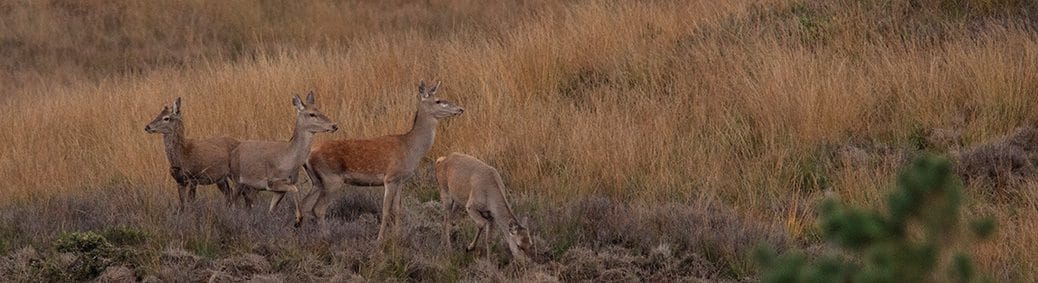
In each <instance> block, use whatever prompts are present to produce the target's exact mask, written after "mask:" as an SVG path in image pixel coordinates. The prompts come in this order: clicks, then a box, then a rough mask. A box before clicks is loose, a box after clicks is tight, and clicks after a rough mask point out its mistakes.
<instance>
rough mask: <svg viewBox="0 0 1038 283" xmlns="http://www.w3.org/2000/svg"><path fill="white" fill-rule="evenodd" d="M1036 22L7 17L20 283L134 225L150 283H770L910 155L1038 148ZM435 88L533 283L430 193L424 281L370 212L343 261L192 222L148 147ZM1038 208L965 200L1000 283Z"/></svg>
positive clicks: (11, 232)
mask: <svg viewBox="0 0 1038 283" xmlns="http://www.w3.org/2000/svg"><path fill="white" fill-rule="evenodd" d="M1035 15H1038V4H1035V2H1034V1H1024V0H985V1H980V0H921V1H908V0H903V1H900V0H898V1H878V0H876V1H873V0H866V1H844V0H822V1H800V0H769V1H749V0H746V1H690V2H689V1H516V2H512V1H472V0H445V1H402V0H401V1H337V2H318V1H219V2H214V1H195V0H168V1H159V2H152V1H149V2H140V1H129V0H120V1H99V0H86V1H68V0H50V1H3V2H0V144H2V145H3V146H2V147H0V176H3V181H4V185H3V186H0V194H2V195H3V196H4V198H3V200H2V201H0V212H2V213H0V254H4V256H3V260H0V262H2V263H3V264H0V278H4V279H6V278H26V279H30V280H31V279H40V278H52V277H46V276H52V275H53V276H58V275H60V274H58V275H55V274H53V273H47V272H43V273H39V272H37V271H40V270H44V271H46V270H50V271H55V270H62V269H61V268H60V267H63V266H64V264H68V263H69V262H75V258H74V257H75V255H63V254H62V253H60V252H57V251H55V250H54V249H53V248H51V247H50V246H51V244H50V243H51V241H52V240H54V239H56V238H58V237H59V235H61V234H62V233H63V232H68V231H104V230H105V229H108V228H110V227H118V226H120V225H125V226H127V227H131V228H132V229H135V230H139V231H143V233H145V234H147V235H148V236H147V240H146V241H145V243H143V244H140V245H141V246H131V247H130V248H126V249H128V250H133V251H141V253H142V254H141V255H139V256H135V257H130V258H128V259H127V258H122V259H120V257H113V258H112V261H113V262H114V266H120V265H122V266H127V267H128V268H132V269H133V270H134V272H135V276H138V277H139V278H142V279H143V278H145V277H148V276H156V277H159V278H170V277H174V276H187V277H188V278H190V279H198V280H208V279H210V278H217V279H221V278H244V277H249V276H252V278H257V277H263V278H268V279H272V280H277V279H279V278H280V279H284V280H289V281H295V280H297V279H299V280H318V279H325V280H330V279H334V278H339V279H344V280H346V279H349V278H353V277H352V276H359V277H364V278H375V279H387V280H388V279H390V278H398V279H407V278H412V279H444V280H448V279H458V278H473V279H477V280H478V279H488V280H489V279H500V278H508V279H523V280H544V279H551V278H557V279H563V280H569V279H573V280H577V279H589V280H602V281H605V280H611V279H618V280H623V279H624V278H631V276H635V277H641V278H667V279H678V278H709V279H719V280H720V279H728V280H743V279H749V278H752V276H753V271H752V270H751V268H750V265H749V264H748V259H747V258H746V255H745V252H746V251H747V250H748V249H749V248H750V247H751V246H752V245H753V244H756V243H757V242H760V241H762V239H763V241H765V242H772V243H773V244H775V245H780V246H781V245H782V244H781V243H785V244H791V245H808V246H811V245H815V244H817V242H818V239H817V234H818V231H817V228H816V226H815V223H813V221H812V220H811V219H813V218H814V217H813V214H814V212H813V208H812V204H814V203H815V200H817V199H819V198H821V197H822V196H823V195H825V194H826V193H827V192H829V193H831V194H835V195H839V196H840V197H841V198H842V199H844V200H846V201H847V202H850V203H851V204H854V205H864V206H876V205H879V204H880V203H882V196H884V195H886V193H887V192H886V191H885V190H886V189H887V188H889V187H890V186H888V184H890V183H891V180H892V179H893V173H894V172H895V171H896V169H897V168H898V167H899V166H901V165H902V163H903V160H904V157H908V156H913V155H916V154H918V153H919V152H920V151H927V150H935V147H932V146H930V143H928V142H927V137H928V133H932V132H933V131H930V130H929V129H934V128H949V127H953V126H954V127H956V131H957V132H956V133H955V135H954V136H955V137H954V140H955V141H956V143H960V144H961V145H962V146H964V148H967V149H969V148H974V147H975V146H976V145H978V144H981V143H983V142H984V141H988V140H992V139H994V138H996V137H998V136H1000V135H1003V134H1005V133H1007V132H1009V131H1010V130H1011V129H1014V128H1017V127H1026V126H1032V127H1033V126H1034V124H1035V123H1038V111H1035V109H1038V99H1035V98H1036V97H1038V33H1036V29H1038V18H1036V16H1035ZM420 78H442V79H443V81H444V83H443V89H442V90H441V94H442V95H443V96H445V97H450V98H451V99H452V100H455V101H456V102H457V103H458V104H459V105H464V106H465V109H466V112H465V115H464V116H462V117H459V118H458V119H453V120H451V121H449V122H445V123H444V125H441V126H440V128H441V129H440V130H439V131H440V132H439V137H440V138H439V139H438V140H437V142H436V144H435V145H434V146H433V147H432V149H431V150H430V153H429V154H428V156H440V155H443V154H445V153H446V152H450V151H464V152H469V153H472V154H473V155H476V156H479V157H480V158H481V159H483V160H485V161H487V163H489V164H491V165H493V166H494V167H496V168H499V169H500V171H501V172H502V179H503V180H504V181H505V182H506V183H507V184H508V186H509V187H510V188H513V190H515V192H516V193H515V194H514V201H516V202H517V204H516V209H517V210H518V211H519V212H520V214H524V215H530V216H531V217H532V218H533V219H532V220H533V221H532V222H533V223H531V226H532V227H538V228H537V229H535V230H533V231H532V232H533V234H534V237H535V238H537V237H540V238H541V240H540V241H541V242H540V243H538V241H537V240H536V239H535V247H541V248H543V249H544V250H545V254H544V255H542V256H541V257H540V259H539V260H540V261H539V262H538V263H537V264H536V265H535V266H533V267H532V268H530V269H528V270H523V271H517V270H509V268H511V266H510V265H503V263H501V262H500V261H495V260H494V259H491V260H475V259H473V258H471V257H469V255H468V254H465V253H462V252H460V251H458V252H456V253H451V254H449V255H447V256H445V257H441V256H439V254H438V253H434V252H433V251H439V249H437V248H438V246H439V245H438V242H439V241H438V239H439V236H440V235H439V234H438V232H437V231H439V229H436V228H437V227H438V225H436V223H438V220H439V215H438V212H436V209H435V207H427V206H426V205H424V203H425V202H427V201H429V200H433V199H435V190H433V189H430V187H428V186H431V183H430V180H431V179H430V178H429V176H428V174H427V173H425V174H424V175H423V174H420V175H422V176H423V177H421V178H418V179H417V180H416V183H417V184H419V185H418V186H411V187H409V188H407V189H405V190H404V196H405V198H404V201H405V202H412V203H411V204H409V205H405V207H407V208H408V211H407V212H406V213H405V217H404V219H405V221H404V226H405V228H404V231H403V232H402V234H403V236H402V238H403V240H402V241H404V242H406V243H408V244H406V245H404V246H403V247H401V249H402V251H401V252H400V253H398V254H396V255H400V254H407V255H408V256H406V257H404V256H395V255H394V254H393V253H389V254H388V255H387V256H386V257H385V258H378V259H373V258H371V257H372V255H373V254H375V253H373V250H374V246H373V244H372V242H373V237H374V233H375V232H374V231H376V230H377V228H376V226H377V225H378V223H377V221H376V220H375V219H377V217H376V216H377V215H375V214H374V213H371V212H370V211H371V209H380V208H381V207H380V206H379V205H378V200H377V198H378V196H377V193H375V192H373V191H370V190H369V189H359V188H346V189H345V191H348V193H347V195H348V196H349V198H348V199H339V200H337V203H333V204H332V209H331V215H332V216H338V215H342V216H348V217H347V218H337V219H333V220H332V221H330V222H331V223H330V224H331V225H329V227H330V230H331V231H330V232H329V233H330V235H331V237H330V238H323V236H321V235H319V234H320V233H310V232H308V231H302V232H299V231H295V230H293V229H292V228H291V227H290V225H287V223H289V222H290V219H289V218H288V217H289V216H288V215H287V214H288V213H285V212H284V210H281V211H279V213H275V216H276V217H273V218H271V217H269V216H267V215H266V214H265V213H261V212H260V211H257V210H251V211H241V210H229V209H226V208H224V207H223V205H219V204H218V203H217V202H214V201H213V198H212V197H209V198H201V199H203V200H202V201H199V202H198V203H196V204H193V206H195V207H194V209H193V212H191V213H187V215H183V216H173V215H170V211H169V210H170V209H169V208H170V207H171V206H170V205H171V204H172V203H175V199H176V197H175V194H176V193H175V192H174V190H172V189H170V188H169V187H170V185H169V184H170V183H171V182H172V181H171V180H170V177H169V174H168V167H167V166H168V163H167V162H166V161H165V160H164V156H163V150H162V147H161V146H160V145H159V144H157V143H155V142H147V141H153V140H152V138H153V137H149V136H146V134H145V133H143V132H142V131H141V129H140V128H141V125H142V124H143V123H145V122H147V121H148V119H150V118H151V115H153V114H154V113H153V111H154V110H155V105H161V104H162V103H166V102H168V101H170V100H171V99H172V98H174V97H179V96H182V97H184V99H185V100H186V101H199V102H193V103H191V104H190V105H191V113H192V114H191V115H190V116H187V117H185V120H186V121H185V122H186V123H187V124H190V125H191V127H190V128H189V129H187V133H186V135H187V136H213V135H217V134H219V135H228V136H231V137H235V138H239V139H268V140H285V139H287V138H288V136H287V134H286V133H288V132H289V130H290V126H291V125H289V124H286V123H283V121H284V117H288V115H290V114H289V113H290V111H291V109H288V108H287V107H285V106H284V98H285V97H286V95H288V94H290V93H293V92H298V91H301V90H306V89H316V90H317V92H319V93H322V104H321V105H322V110H324V111H325V113H326V114H327V115H328V116H330V117H335V118H336V120H337V121H338V122H339V123H340V127H341V128H342V129H343V130H342V131H339V132H337V133H335V134H329V135H328V136H327V137H319V138H318V140H322V139H344V138H357V137H373V136H379V135H384V134H386V133H390V132H400V131H403V130H405V129H406V127H407V123H409V122H410V119H409V118H411V117H410V114H411V113H413V112H412V111H413V110H414V108H413V107H414V104H413V85H414V82H416V81H417V80H418V79H420ZM203 101H204V102H203ZM963 113H966V114H965V115H966V116H967V117H965V118H964V119H961V120H962V121H964V122H962V123H961V125H951V124H953V123H952V122H950V121H957V120H958V118H957V117H958V116H959V115H963ZM955 123H958V122H955ZM953 144H954V143H953ZM998 151H1000V150H996V152H998ZM964 153H968V152H966V151H964ZM982 159H983V158H982ZM1031 160H1032V161H1031V162H1032V163H1031V165H1032V166H1033V165H1034V163H1033V162H1034V161H1033V159H1031ZM429 163H430V160H424V161H423V162H422V163H421V165H420V167H419V171H421V170H427V169H422V167H427V166H428V165H429ZM1021 164H1025V163H1021ZM1021 166H1024V167H1026V165H1021ZM1021 168H1023V167H1021ZM302 188H303V190H306V189H307V188H308V185H305V184H304V185H302ZM1036 189H1038V184H1036V182H1034V181H1025V182H1022V183H1021V185H1020V186H1019V187H1018V189H1016V190H1014V193H1013V194H1014V195H1013V198H1014V199H1016V201H1013V202H1003V201H992V199H991V198H984V197H977V196H980V195H986V194H989V193H988V192H990V190H986V189H983V188H982V186H981V185H974V184H970V185H969V186H967V188H966V191H967V199H968V201H967V202H966V207H965V213H966V214H967V216H970V215H979V214H990V215H994V216H996V218H998V220H999V222H1000V223H1002V225H1000V227H1002V228H1000V229H999V232H998V234H997V235H995V239H994V241H992V242H991V243H990V244H985V245H984V246H981V247H979V248H978V249H977V250H975V251H974V252H975V253H976V254H977V255H978V257H977V260H978V265H979V266H980V268H981V269H983V271H985V272H986V273H990V274H994V275H995V276H996V278H997V279H1000V280H1003V281H1014V280H1015V281H1035V280H1038V272H1036V270H1038V226H1036V225H1038V224H1035V223H1038V209H1035V203H1036V201H1038V194H1036V193H1035V190H1036ZM357 191H361V192H364V193H363V194H362V193H358V192H357ZM205 193H206V194H211V193H212V192H205ZM364 194H369V195H374V196H368V197H369V198H375V200H358V199H356V198H358V197H359V196H360V195H364ZM430 195H431V196H430ZM343 204H361V205H362V208H350V207H349V205H343ZM366 206H375V207H372V208H364V207H366ZM553 207H554V208H553ZM556 208H557V209H556ZM610 213H612V214H617V215H622V216H624V217H620V218H615V219H616V220H610V219H614V218H608V219H607V218H600V217H599V215H602V214H610ZM305 229H312V228H305ZM465 236H466V237H468V236H469V235H465ZM266 239H288V240H287V241H283V242H279V243H277V244H275V243H273V242H270V240H266ZM29 245H31V246H32V247H33V248H32V249H35V251H36V252H29V251H26V250H24V249H23V247H26V246H29ZM116 246H117V248H116V250H118V251H123V250H124V248H123V247H122V246H119V245H116ZM180 251H187V252H186V253H184V252H180ZM403 251H406V253H405V252H403ZM31 254H36V255H37V258H38V260H35V261H33V260H29V262H30V263H24V262H23V261H22V260H19V259H17V258H20V257H31V256H30V255H31ZM496 254H501V253H496ZM254 255H259V256H261V257H263V259H265V260H266V261H267V264H263V262H262V261H259V260H257V259H258V258H257V257H256V256H254ZM412 255H413V256H412ZM589 255H595V257H590V256H589ZM664 255H665V256H664ZM34 264H35V265H34ZM24 266H30V267H28V269H25V268H23V267H24ZM26 270H28V271H26ZM343 270H349V271H350V272H342V271H343ZM34 272H35V273H34ZM199 272H201V273H199ZM116 273H118V270H116V269H113V270H112V274H113V275H117V274H116ZM217 273H219V274H217ZM97 275H100V274H97ZM41 276H42V277H41ZM195 276H197V277H195ZM214 276H215V277H214ZM224 276H226V277H224Z"/></svg>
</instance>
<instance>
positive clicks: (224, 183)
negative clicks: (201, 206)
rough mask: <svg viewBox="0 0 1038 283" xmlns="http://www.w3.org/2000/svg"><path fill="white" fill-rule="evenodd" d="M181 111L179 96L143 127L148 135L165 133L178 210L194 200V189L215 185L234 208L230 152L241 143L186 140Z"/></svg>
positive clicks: (220, 139)
mask: <svg viewBox="0 0 1038 283" xmlns="http://www.w3.org/2000/svg"><path fill="white" fill-rule="evenodd" d="M181 110H182V108H181V99H180V97H177V98H176V100H174V101H173V105H172V106H166V105H163V106H162V111H160V112H159V114H158V116H156V117H155V119H153V120H152V121H151V122H150V123H148V124H147V125H145V126H144V131H145V132H147V133H150V134H162V140H163V144H164V145H165V151H166V158H167V159H168V160H169V173H170V175H172V176H173V180H175V181H176V183H177V195H178V198H179V204H178V205H177V210H176V211H177V212H178V213H179V212H182V211H184V205H185V203H186V202H193V201H194V200H195V189H196V187H197V186H200V185H202V186H204V185H212V184H216V186H217V187H218V188H219V189H220V193H222V194H223V195H224V197H225V199H226V200H227V204H228V205H231V204H232V201H233V200H234V198H233V196H232V195H231V187H230V183H229V181H230V169H229V168H228V164H227V162H228V158H229V157H230V153H231V151H232V150H234V148H235V147H237V146H238V144H239V142H238V140H236V139H233V138H229V137H212V138H205V139H188V138H186V137H184V120H183V115H182V114H183V113H182V112H181Z"/></svg>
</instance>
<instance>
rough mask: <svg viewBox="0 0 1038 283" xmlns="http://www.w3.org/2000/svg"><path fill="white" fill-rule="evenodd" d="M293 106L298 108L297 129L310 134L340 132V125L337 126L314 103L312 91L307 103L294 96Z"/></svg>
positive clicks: (308, 95)
mask: <svg viewBox="0 0 1038 283" xmlns="http://www.w3.org/2000/svg"><path fill="white" fill-rule="evenodd" d="M292 106H295V108H296V129H299V130H302V131H306V132H308V133H322V132H335V131H338V130H339V125H336V124H335V123H334V122H332V121H331V120H329V119H328V117H327V116H324V114H323V113H321V111H320V110H317V103H316V102H315V101H314V91H312V90H311V91H310V92H309V93H307V94H306V103H303V100H302V99H299V95H295V96H293V97H292Z"/></svg>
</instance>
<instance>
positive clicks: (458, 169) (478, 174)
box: [436, 152, 531, 260]
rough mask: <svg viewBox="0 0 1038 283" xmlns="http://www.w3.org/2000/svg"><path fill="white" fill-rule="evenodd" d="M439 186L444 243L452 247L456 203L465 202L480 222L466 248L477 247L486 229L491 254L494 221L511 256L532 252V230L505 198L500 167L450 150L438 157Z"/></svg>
mask: <svg viewBox="0 0 1038 283" xmlns="http://www.w3.org/2000/svg"><path fill="white" fill-rule="evenodd" d="M436 185H437V186H438V187H439V189H440V201H441V202H442V203H443V245H444V247H445V248H446V249H447V250H450V249H451V242H450V227H451V226H450V216H451V211H453V209H454V205H455V204H459V203H463V204H465V212H467V213H468V215H469V217H471V218H472V220H473V221H475V222H476V225H479V230H477V231H476V237H475V238H472V242H471V243H469V245H468V247H467V248H466V250H469V251H471V250H472V249H474V248H476V241H477V240H479V235H481V234H483V232H484V231H486V236H485V237H484V241H485V242H486V250H487V253H486V255H487V256H489V255H490V234H491V227H490V226H491V224H494V226H497V228H498V229H500V230H501V233H502V235H504V239H505V243H506V244H507V245H508V250H509V251H511V252H512V257H513V258H516V259H519V260H525V259H526V253H527V252H529V251H530V247H531V244H530V231H529V230H528V229H526V227H527V225H526V222H527V221H526V219H525V218H524V219H523V221H522V222H520V221H519V220H518V219H516V218H515V214H513V213H512V207H510V206H509V205H508V200H507V199H506V198H505V185H504V183H503V182H502V181H501V175H500V174H498V172H497V169H494V167H491V166H490V165H487V164H486V163H483V161H480V160H479V159H476V158H475V157H472V156H468V155H465V154H461V153H457V152H455V153H451V154H450V155H447V156H443V157H440V158H437V159H436Z"/></svg>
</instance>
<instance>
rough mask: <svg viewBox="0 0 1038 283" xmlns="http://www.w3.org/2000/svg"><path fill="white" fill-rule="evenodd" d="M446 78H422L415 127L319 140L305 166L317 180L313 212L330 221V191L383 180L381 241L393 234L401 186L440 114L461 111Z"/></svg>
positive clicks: (428, 141)
mask: <svg viewBox="0 0 1038 283" xmlns="http://www.w3.org/2000/svg"><path fill="white" fill-rule="evenodd" d="M439 88H440V83H439V82H437V83H436V85H435V86H432V87H431V88H427V87H426V85H425V81H424V80H422V81H421V82H420V83H419V85H418V97H417V101H416V102H417V109H416V110H415V113H414V121H413V123H412V124H411V129H410V130H409V131H407V132H406V133H403V134H396V135H386V136H381V137H376V138H369V139H343V140H328V141H322V142H319V143H317V144H316V145H314V148H313V152H311V153H310V159H309V160H308V161H307V163H306V164H305V165H303V169H304V170H305V171H306V173H307V174H308V176H309V177H310V180H312V183H313V185H314V189H313V190H312V191H311V192H310V193H309V194H308V195H307V197H306V200H304V203H305V205H306V209H305V210H306V211H307V213H308V216H311V217H313V218H314V219H315V220H316V221H317V222H318V224H319V226H321V227H326V226H327V224H326V222H325V217H326V216H327V211H328V204H329V202H328V191H329V189H332V188H338V187H340V186H343V185H345V184H349V185H353V186H383V187H384V189H385V195H384V196H383V199H382V216H381V223H380V225H379V231H378V238H377V241H378V242H379V243H384V240H386V238H387V233H388V232H387V229H388V228H387V227H389V225H392V229H393V232H392V234H393V235H397V234H399V230H400V223H399V218H400V213H401V204H400V197H401V196H400V190H401V187H402V186H403V185H404V184H405V182H406V181H408V180H410V179H411V178H412V177H413V176H414V175H415V169H416V168H417V166H418V163H419V161H420V160H421V159H422V158H423V157H424V156H425V155H426V153H428V151H429V149H430V148H431V147H432V144H433V140H434V139H435V136H436V126H437V124H438V123H439V120H440V119H445V118H448V117H454V116H458V115H461V113H462V112H464V111H465V109H463V108H462V107H461V106H458V105H457V104H454V103H452V102H450V101H447V100H444V99H440V98H439V97H438V96H437V95H436V91H437V90H439Z"/></svg>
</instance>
